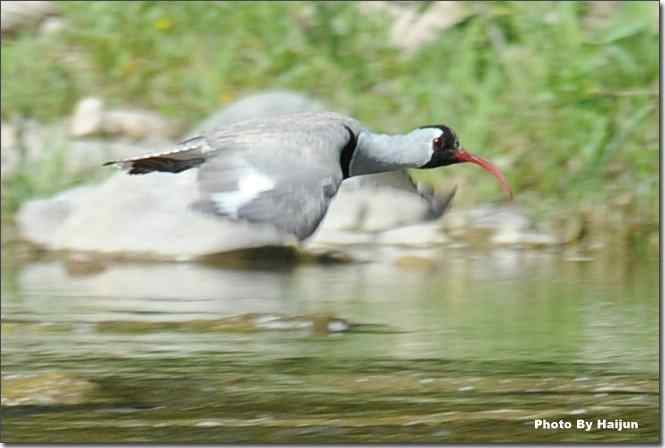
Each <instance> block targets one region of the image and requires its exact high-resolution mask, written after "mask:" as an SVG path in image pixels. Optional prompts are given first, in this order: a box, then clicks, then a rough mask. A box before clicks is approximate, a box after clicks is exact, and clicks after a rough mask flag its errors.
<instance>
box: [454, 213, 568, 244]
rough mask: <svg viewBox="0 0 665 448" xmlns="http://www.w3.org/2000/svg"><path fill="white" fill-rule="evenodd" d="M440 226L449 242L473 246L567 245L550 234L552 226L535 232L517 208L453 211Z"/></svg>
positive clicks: (533, 227)
mask: <svg viewBox="0 0 665 448" xmlns="http://www.w3.org/2000/svg"><path fill="white" fill-rule="evenodd" d="M443 224H444V229H445V231H446V232H447V234H448V236H449V237H450V238H451V239H453V240H455V241H465V242H466V243H469V244H472V245H524V246H551V245H558V244H563V243H565V242H566V241H562V240H561V239H560V238H559V237H558V235H557V233H556V232H554V231H553V230H551V226H550V228H549V229H539V228H536V226H535V225H534V223H533V222H532V221H531V220H530V219H529V218H528V217H527V216H526V215H525V214H524V212H523V211H522V210H520V209H519V208H518V207H516V206H480V207H476V208H473V209H469V210H455V211H453V212H451V213H450V214H449V215H448V216H447V219H446V220H445V221H444V223H443Z"/></svg>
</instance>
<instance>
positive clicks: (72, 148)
mask: <svg viewBox="0 0 665 448" xmlns="http://www.w3.org/2000/svg"><path fill="white" fill-rule="evenodd" d="M19 124H20V125H19V126H15V125H13V124H12V125H10V124H7V123H3V124H2V173H3V174H2V177H3V179H4V178H5V177H7V176H10V175H11V174H13V173H14V172H15V169H16V167H17V166H18V164H19V163H20V162H21V161H22V162H26V163H27V164H32V165H30V166H31V167H32V170H33V173H34V175H35V176H39V175H40V169H41V168H42V166H45V167H47V169H50V168H51V167H52V165H53V164H55V163H57V164H59V165H60V166H61V168H62V173H61V175H66V176H79V175H82V174H86V172H89V171H91V170H99V169H100V168H101V166H102V164H103V163H104V162H106V161H108V160H115V159H122V158H126V157H131V156H133V155H136V154H141V153H145V152H151V151H160V150H165V149H170V148H172V147H173V145H174V144H175V143H174V142H173V141H168V140H164V139H159V138H150V139H144V140H142V141H139V142H135V141H131V140H127V139H115V140H113V141H108V140H102V139H78V140H71V139H70V138H69V136H68V132H67V130H66V127H65V125H64V123H62V122H60V123H53V124H49V125H42V124H39V123H37V122H35V121H33V120H26V121H23V122H20V123H19ZM19 131H20V132H19Z"/></svg>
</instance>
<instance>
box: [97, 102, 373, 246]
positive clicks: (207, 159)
mask: <svg viewBox="0 0 665 448" xmlns="http://www.w3.org/2000/svg"><path fill="white" fill-rule="evenodd" d="M347 128H348V130H347ZM349 130H351V132H353V133H354V135H357V134H358V133H359V132H361V131H363V130H364V127H363V126H362V125H361V124H360V123H359V122H358V121H356V120H354V119H351V118H348V117H345V116H343V115H340V114H336V113H329V112H324V113H303V114H295V115H284V116H279V117H275V118H270V119H258V120H248V121H243V122H240V123H235V124H232V125H229V126H227V127H224V128H222V129H215V130H212V131H209V132H207V133H205V134H204V135H202V136H199V137H194V138H192V139H189V140H186V141H184V142H182V143H181V144H180V145H178V147H177V148H176V149H175V150H174V151H169V152H166V153H158V154H152V155H148V156H143V157H136V158H132V159H127V160H122V161H114V162H109V163H115V164H117V165H119V166H121V167H122V168H123V169H125V170H126V171H127V172H128V173H129V174H144V173H148V172H150V171H168V172H179V171H183V170H185V169H188V168H191V167H193V166H199V165H200V167H199V174H198V178H199V188H200V191H201V200H200V201H198V202H197V203H196V204H193V206H194V207H195V208H197V209H199V210H202V211H207V212H211V213H216V214H220V215H225V216H229V217H231V218H234V219H244V220H247V221H251V222H261V223H270V224H272V225H274V226H276V227H277V228H279V229H281V230H283V231H285V232H288V233H290V234H292V235H295V236H296V237H297V238H298V239H300V240H302V239H305V238H307V237H308V236H310V235H311V234H312V233H313V232H314V231H315V230H316V228H317V227H318V225H319V223H320V222H321V220H322V219H323V217H324V215H325V213H326V211H327V208H328V205H329V203H330V200H331V199H332V197H333V196H334V195H335V193H337V189H338V188H339V185H340V184H341V182H342V180H343V173H342V167H341V164H340V159H341V156H342V151H343V149H344V148H345V146H346V145H347V144H348V143H349V140H350V138H351V136H350V134H349Z"/></svg>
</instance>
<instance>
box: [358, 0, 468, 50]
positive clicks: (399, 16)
mask: <svg viewBox="0 0 665 448" xmlns="http://www.w3.org/2000/svg"><path fill="white" fill-rule="evenodd" d="M359 6H360V7H361V11H365V12H374V11H382V12H386V13H388V14H389V15H390V16H391V17H392V18H393V25H392V27H391V29H390V37H391V43H392V45H394V46H396V47H398V48H401V49H402V50H403V51H404V52H405V53H406V54H412V53H414V52H415V51H416V50H418V49H419V48H420V47H422V46H423V45H425V44H427V43H429V42H431V41H433V40H434V39H436V37H437V36H438V35H439V33H440V32H441V31H442V30H444V29H446V28H449V27H451V26H453V25H455V24H456V23H459V22H460V21H462V20H463V19H465V18H466V17H467V16H468V15H469V14H470V11H469V9H468V7H467V5H465V4H464V2H459V1H446V2H428V3H426V6H425V7H423V2H417V1H405V2H386V1H378V2H374V1H372V2H366V1H364V2H360V3H359Z"/></svg>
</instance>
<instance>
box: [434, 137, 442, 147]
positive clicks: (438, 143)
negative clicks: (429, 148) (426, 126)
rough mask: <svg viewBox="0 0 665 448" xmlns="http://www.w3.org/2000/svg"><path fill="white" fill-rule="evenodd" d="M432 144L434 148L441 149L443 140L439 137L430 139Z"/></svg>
mask: <svg viewBox="0 0 665 448" xmlns="http://www.w3.org/2000/svg"><path fill="white" fill-rule="evenodd" d="M432 145H433V146H434V149H441V147H442V146H443V140H441V137H437V138H435V139H434V140H432Z"/></svg>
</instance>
